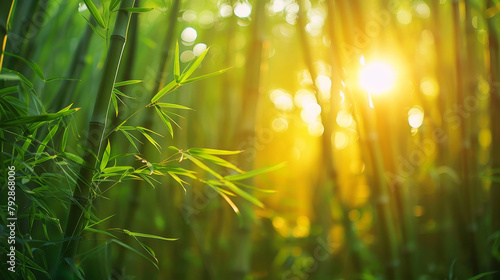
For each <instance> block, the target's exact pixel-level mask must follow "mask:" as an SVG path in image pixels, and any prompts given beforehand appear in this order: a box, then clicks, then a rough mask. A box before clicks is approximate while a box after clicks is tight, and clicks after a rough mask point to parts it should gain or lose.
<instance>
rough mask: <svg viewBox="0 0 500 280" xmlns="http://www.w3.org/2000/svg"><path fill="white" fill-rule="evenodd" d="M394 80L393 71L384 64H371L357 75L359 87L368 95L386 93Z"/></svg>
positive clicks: (394, 74)
mask: <svg viewBox="0 0 500 280" xmlns="http://www.w3.org/2000/svg"><path fill="white" fill-rule="evenodd" d="M395 80H396V73H395V72H394V69H393V68H392V67H391V66H390V65H389V64H387V63H384V62H372V63H370V64H368V65H367V66H366V67H364V68H363V69H362V70H361V72H360V74H359V84H360V86H361V87H362V88H363V89H365V90H366V91H368V92H369V93H374V94H379V93H383V92H386V91H388V90H389V89H390V88H391V87H392V86H393V85H394V82H395Z"/></svg>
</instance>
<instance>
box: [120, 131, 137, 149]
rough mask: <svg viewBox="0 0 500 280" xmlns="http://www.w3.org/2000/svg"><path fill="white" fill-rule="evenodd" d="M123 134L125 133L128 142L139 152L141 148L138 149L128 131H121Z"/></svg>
mask: <svg viewBox="0 0 500 280" xmlns="http://www.w3.org/2000/svg"><path fill="white" fill-rule="evenodd" d="M121 132H123V134H124V135H125V137H126V138H127V139H128V141H129V142H130V144H132V146H134V148H135V150H136V151H137V152H139V148H137V145H136V144H135V142H134V140H132V137H130V135H129V133H128V132H127V131H125V130H121Z"/></svg>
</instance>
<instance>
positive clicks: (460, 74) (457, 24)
mask: <svg viewBox="0 0 500 280" xmlns="http://www.w3.org/2000/svg"><path fill="white" fill-rule="evenodd" d="M452 8H453V16H452V19H453V27H454V29H453V31H454V39H455V54H456V58H455V59H456V61H455V63H456V92H457V101H458V104H459V106H461V107H462V108H463V106H464V101H465V98H466V97H467V95H468V93H467V91H466V89H465V85H464V77H465V74H464V73H465V69H468V66H467V65H465V58H466V54H465V53H464V49H465V46H464V40H463V36H462V32H463V31H462V28H461V21H460V7H459V1H458V0H457V1H453V2H452ZM460 121H461V127H460V128H459V129H460V138H461V139H460V141H461V145H460V148H461V151H460V153H461V155H462V159H461V172H460V173H461V174H462V183H461V185H462V186H461V187H462V200H463V203H464V206H465V209H464V210H465V216H464V221H465V228H462V230H464V231H465V235H466V240H467V241H466V242H464V245H465V246H466V248H465V250H466V259H467V262H468V263H469V264H470V268H471V270H472V275H477V274H479V273H480V272H481V271H480V267H479V260H478V259H479V254H478V251H477V240H476V236H475V228H476V227H477V222H476V220H475V217H474V215H473V211H474V208H475V205H474V200H475V190H474V189H473V187H475V185H473V184H472V181H471V174H470V173H469V170H470V163H471V162H470V160H471V155H470V148H469V146H470V144H469V143H468V140H469V135H470V131H469V130H470V128H469V126H468V125H467V123H468V120H467V119H466V118H465V116H464V115H462V114H460ZM464 241H465V240H464Z"/></svg>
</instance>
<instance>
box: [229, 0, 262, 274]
mask: <svg viewBox="0 0 500 280" xmlns="http://www.w3.org/2000/svg"><path fill="white" fill-rule="evenodd" d="M266 3H267V1H266V0H256V2H255V16H254V20H253V22H252V24H251V25H252V27H251V35H250V36H251V37H250V38H251V39H250V43H249V46H248V57H247V60H246V61H247V64H246V70H245V72H246V75H245V79H244V82H243V90H242V93H243V99H242V102H241V106H242V108H241V115H240V121H239V123H237V124H238V125H239V129H237V131H236V133H237V136H236V143H238V144H239V145H242V144H243V143H247V145H248V146H246V147H253V146H254V141H255V138H256V137H255V135H256V132H255V123H256V114H257V104H258V100H259V95H260V93H261V90H260V84H261V66H262V59H263V57H262V52H263V42H264V38H263V36H264V34H263V29H264V26H265V10H264V9H265V5H266ZM237 148H238V149H241V147H237ZM253 157H254V155H253V154H251V153H246V152H243V153H242V154H241V155H240V157H239V160H238V162H239V166H240V167H241V169H243V170H252V169H253V166H254V160H255V159H254V158H253ZM251 181H252V180H251V179H248V180H246V182H244V183H245V184H248V185H253V184H252V182H251ZM249 193H251V192H250V191H249ZM238 208H239V209H240V213H241V223H240V224H238V222H237V221H236V222H235V223H234V235H233V240H232V248H233V250H232V251H231V252H230V254H231V255H232V261H231V263H230V279H234V280H243V279H246V277H248V276H249V275H250V272H251V257H252V249H251V233H252V225H253V223H254V215H253V210H254V207H253V205H252V204H251V203H250V202H248V201H246V200H243V199H239V202H238Z"/></svg>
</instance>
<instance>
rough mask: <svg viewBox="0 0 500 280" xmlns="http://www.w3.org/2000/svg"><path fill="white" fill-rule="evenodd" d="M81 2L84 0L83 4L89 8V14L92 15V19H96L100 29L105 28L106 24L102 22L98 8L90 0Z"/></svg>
mask: <svg viewBox="0 0 500 280" xmlns="http://www.w3.org/2000/svg"><path fill="white" fill-rule="evenodd" d="M83 2H85V5H86V6H87V8H88V9H89V12H90V14H91V15H92V16H93V17H94V19H95V20H96V21H97V23H98V24H99V26H100V27H101V28H102V29H106V24H104V20H103V19H102V17H101V14H100V13H99V10H98V9H97V7H96V6H95V5H94V3H93V2H92V0H83Z"/></svg>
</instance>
